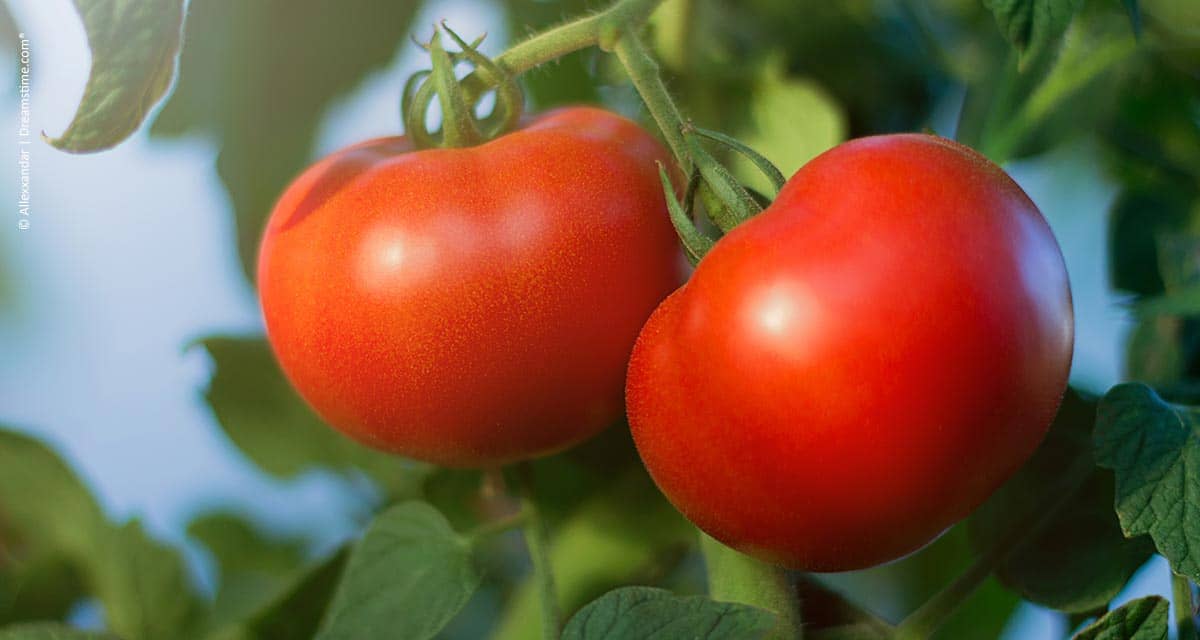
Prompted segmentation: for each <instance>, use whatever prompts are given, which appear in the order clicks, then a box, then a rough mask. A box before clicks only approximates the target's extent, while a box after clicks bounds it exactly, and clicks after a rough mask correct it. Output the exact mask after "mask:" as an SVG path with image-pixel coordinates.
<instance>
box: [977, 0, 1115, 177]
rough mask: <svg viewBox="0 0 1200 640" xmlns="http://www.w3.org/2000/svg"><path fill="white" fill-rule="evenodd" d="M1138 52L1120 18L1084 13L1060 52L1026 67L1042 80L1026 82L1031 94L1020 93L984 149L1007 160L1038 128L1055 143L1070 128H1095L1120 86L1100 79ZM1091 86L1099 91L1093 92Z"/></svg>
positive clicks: (1086, 130) (1080, 130)
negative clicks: (1028, 83) (1012, 107)
mask: <svg viewBox="0 0 1200 640" xmlns="http://www.w3.org/2000/svg"><path fill="white" fill-rule="evenodd" d="M1135 51H1137V42H1136V40H1135V39H1134V37H1133V35H1132V34H1131V33H1130V32H1129V29H1128V28H1127V27H1126V26H1125V25H1124V24H1123V23H1122V22H1121V20H1120V19H1119V18H1117V17H1115V16H1113V15H1111V14H1108V13H1099V14H1096V15H1090V14H1089V15H1085V16H1081V17H1080V18H1079V19H1078V20H1075V21H1074V23H1072V24H1071V26H1070V28H1069V29H1068V30H1067V31H1066V34H1065V37H1064V38H1063V39H1062V46H1061V47H1059V48H1058V50H1057V52H1051V51H1046V52H1045V53H1044V54H1043V55H1042V56H1041V58H1042V59H1041V60H1038V61H1037V63H1036V64H1033V63H1032V62H1030V63H1027V64H1028V65H1029V67H1030V68H1029V69H1027V71H1029V72H1030V75H1032V76H1033V77H1035V78H1038V80H1037V81H1036V82H1035V83H1033V84H1031V85H1028V87H1029V91H1028V93H1027V94H1021V98H1020V99H1019V100H1017V101H1016V102H1015V103H1014V106H1015V108H1014V109H1013V110H1012V112H1011V113H1010V114H1008V115H1007V117H1006V118H1005V120H1004V121H1003V122H1002V123H999V124H996V125H995V126H993V127H992V128H991V129H990V130H989V131H987V132H986V133H987V135H986V136H985V137H984V138H983V139H982V140H981V142H980V149H981V151H983V153H984V154H985V155H987V156H988V157H989V158H991V159H992V160H993V161H995V162H997V163H1004V162H1007V161H1008V160H1009V159H1010V158H1012V157H1013V156H1014V155H1017V152H1018V151H1024V150H1027V148H1028V147H1029V146H1030V143H1031V139H1032V138H1033V137H1034V135H1035V134H1037V133H1039V132H1040V133H1041V134H1042V137H1043V138H1049V139H1050V142H1051V143H1056V142H1061V141H1062V139H1064V138H1066V137H1067V136H1068V135H1069V134H1071V133H1091V132H1092V130H1093V129H1094V127H1095V125H1096V123H1097V122H1098V121H1099V120H1101V118H1102V117H1103V116H1106V115H1107V112H1108V111H1109V110H1110V109H1111V106H1110V105H1111V104H1112V103H1113V102H1114V99H1115V89H1116V88H1117V87H1119V86H1120V85H1119V84H1118V83H1115V82H1103V83H1102V82H1100V79H1102V78H1107V77H1108V75H1109V74H1110V73H1111V72H1112V71H1113V69H1114V68H1116V67H1117V66H1118V64H1119V63H1121V62H1122V61H1124V60H1126V59H1128V58H1129V57H1130V56H1131V55H1132V54H1133V53H1134V52H1135ZM1051 53H1055V55H1050V54H1051ZM1090 88H1098V90H1099V91H1098V92H1094V93H1096V95H1091V94H1088V91H1087V90H1088V89H1090ZM1047 129H1049V130H1047ZM1043 144H1045V142H1044V141H1043Z"/></svg>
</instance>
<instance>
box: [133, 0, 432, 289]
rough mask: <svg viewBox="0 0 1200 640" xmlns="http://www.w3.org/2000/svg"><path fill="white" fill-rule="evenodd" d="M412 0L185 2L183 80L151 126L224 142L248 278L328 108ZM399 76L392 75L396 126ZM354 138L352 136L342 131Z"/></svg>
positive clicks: (390, 48) (382, 60) (403, 35)
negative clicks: (267, 226) (277, 205)
mask: <svg viewBox="0 0 1200 640" xmlns="http://www.w3.org/2000/svg"><path fill="white" fill-rule="evenodd" d="M418 5H419V3H418V2H416V0H396V1H392V2H378V1H376V0H303V1H295V0H256V1H254V2H246V1H244V0H200V1H197V2H192V3H191V4H190V6H189V8H188V16H187V29H186V35H185V38H184V46H183V53H182V54H181V57H180V62H179V81H178V84H177V86H176V87H175V91H174V93H173V94H172V95H171V98H170V100H169V101H168V102H167V105H166V107H165V108H164V109H163V110H162V112H161V113H160V114H159V116H158V118H157V119H156V120H155V122H154V125H153V128H152V130H151V131H152V133H153V134H155V135H159V136H178V135H183V134H189V133H199V134H204V135H208V136H212V137H214V138H215V139H216V140H217V142H218V143H219V145H220V149H221V150H220V153H219V154H218V156H217V171H218V173H219V174H220V176H221V181H222V182H223V183H224V184H225V187H226V189H228V191H229V195H230V200H231V201H232V203H233V209H234V212H235V214H236V217H237V229H238V247H239V252H240V255H241V257H242V265H243V267H244V268H245V271H246V273H247V276H248V277H250V278H251V279H253V273H254V264H255V256H256V252H257V249H258V236H259V233H260V232H261V231H262V226H263V222H264V221H265V220H266V218H267V216H268V215H269V214H270V212H271V207H272V205H273V204H274V202H275V198H276V197H277V196H278V195H279V193H280V192H281V191H282V190H283V188H284V186H286V185H287V183H288V182H289V181H290V180H291V179H292V178H294V177H295V176H296V174H297V173H299V172H300V170H301V169H303V168H304V166H305V165H306V164H307V163H308V162H309V161H310V160H311V152H312V145H313V140H314V136H315V133H316V129H317V125H318V123H319V122H320V119H321V116H322V115H324V113H325V109H326V108H327V107H328V106H329V105H330V104H331V103H332V102H333V101H334V100H336V99H338V98H340V97H343V96H345V95H346V93H347V92H349V91H351V90H353V89H354V87H356V86H357V85H358V84H359V83H360V82H361V81H362V79H363V77H364V76H365V75H366V74H367V73H369V72H370V71H373V70H376V69H379V68H382V67H383V66H384V65H386V64H387V63H388V62H390V61H391V60H392V59H393V58H394V57H395V55H396V53H397V51H398V50H399V48H400V47H405V46H408V47H411V46H414V45H413V44H412V43H411V42H410V41H409V40H408V35H409V29H410V28H411V25H412V18H413V16H414V14H415V13H416V11H417V9H418ZM402 83H403V79H402V78H397V79H396V104H397V107H396V110H397V116H396V117H397V127H399V124H398V123H399V109H400V107H399V104H400V103H399V96H400V86H401V84H402ZM347 142H350V141H347Z"/></svg>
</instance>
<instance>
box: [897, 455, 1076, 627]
mask: <svg viewBox="0 0 1200 640" xmlns="http://www.w3.org/2000/svg"><path fill="white" fill-rule="evenodd" d="M1095 471H1096V465H1095V463H1094V462H1093V461H1092V459H1091V457H1089V456H1084V457H1081V458H1080V459H1079V460H1078V461H1077V462H1076V463H1075V465H1074V466H1073V467H1072V468H1071V469H1070V470H1068V473H1067V474H1065V475H1064V476H1063V477H1064V478H1067V481H1066V482H1065V483H1064V485H1063V486H1064V490H1063V491H1062V492H1061V493H1060V494H1058V495H1057V496H1055V497H1053V498H1051V499H1050V500H1048V501H1046V502H1044V503H1042V504H1039V505H1037V506H1036V508H1034V509H1032V510H1031V511H1030V512H1029V513H1028V514H1027V515H1026V516H1025V517H1024V518H1022V519H1021V520H1019V521H1018V522H1017V523H1016V524H1015V525H1014V526H1012V527H1011V528H1010V529H1009V530H1008V531H1007V532H1006V534H1005V535H1004V537H1003V538H1001V539H1000V540H999V541H998V542H996V544H995V545H994V546H993V547H992V548H991V549H988V550H987V552H986V553H984V554H983V555H982V556H980V557H979V558H978V559H976V560H975V562H974V563H973V564H971V566H970V567H968V568H967V570H966V571H964V572H963V573H962V574H961V575H959V576H958V578H956V579H955V580H954V582H952V583H950V585H949V586H947V587H946V588H945V589H943V590H941V591H940V592H938V593H937V594H936V595H934V596H933V597H932V598H930V599H929V600H928V601H927V602H926V603H925V604H923V605H921V607H920V608H918V609H917V610H916V611H914V612H913V613H912V614H910V615H909V616H908V617H907V618H905V619H904V620H903V621H902V622H901V623H900V625H899V626H898V627H896V636H895V637H896V640H918V639H919V638H928V637H930V636H932V635H933V632H935V631H937V629H938V627H940V626H941V625H942V623H943V622H945V621H946V619H947V618H948V617H950V615H951V614H952V613H954V612H955V611H956V610H958V607H959V606H960V605H962V603H963V602H965V601H966V600H967V599H968V598H970V597H971V595H972V594H974V593H975V591H976V589H978V588H979V587H980V586H982V585H983V583H984V582H986V581H987V579H988V578H989V577H990V576H991V575H992V572H994V571H995V570H996V568H997V567H999V566H1000V565H1001V564H1002V563H1003V562H1005V561H1006V560H1007V559H1008V558H1010V557H1012V555H1013V554H1014V553H1016V552H1018V551H1020V550H1021V549H1023V548H1024V547H1025V545H1027V544H1029V543H1030V542H1032V541H1033V540H1034V539H1035V538H1037V536H1038V535H1040V534H1041V533H1042V531H1044V530H1045V528H1046V527H1047V526H1049V525H1050V523H1051V522H1053V521H1054V518H1055V517H1057V516H1058V515H1059V512H1060V511H1062V509H1063V507H1065V506H1066V505H1068V504H1070V503H1071V501H1072V500H1073V499H1074V498H1075V494H1077V493H1079V490H1080V489H1082V488H1083V486H1084V485H1085V484H1086V483H1087V481H1088V480H1089V479H1090V478H1091V477H1092V475H1093V474H1094V473H1095Z"/></svg>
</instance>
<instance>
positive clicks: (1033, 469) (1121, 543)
mask: <svg viewBox="0 0 1200 640" xmlns="http://www.w3.org/2000/svg"><path fill="white" fill-rule="evenodd" d="M1095 415H1096V401H1095V400H1093V399H1090V398H1084V397H1082V396H1080V395H1079V394H1078V393H1076V392H1075V391H1073V390H1068V391H1067V394H1066V396H1065V397H1064V399H1063V404H1062V407H1061V408H1060V409H1059V412H1058V416H1057V417H1056V418H1055V420H1054V423H1053V424H1052V425H1051V427H1050V433H1049V434H1048V435H1047V437H1046V440H1045V441H1044V442H1043V443H1042V445H1041V447H1039V448H1038V451H1037V453H1035V454H1034V456H1033V458H1031V459H1030V460H1029V462H1028V463H1026V464H1025V466H1024V467H1022V468H1021V470H1020V471H1019V472H1018V473H1017V474H1016V475H1015V476H1013V478H1012V479H1011V480H1009V481H1008V482H1007V483H1005V485H1004V486H1003V487H1001V489H1000V490H999V491H997V492H996V493H995V494H994V495H993V496H992V497H991V498H990V499H989V500H988V501H987V502H986V503H985V504H984V505H983V506H982V507H980V508H979V509H978V510H977V511H976V512H975V513H974V514H973V515H972V516H971V518H970V520H969V521H968V527H969V531H970V534H971V540H972V544H973V546H974V547H975V548H976V549H977V550H979V551H980V552H984V551H986V550H988V549H991V548H993V547H994V546H996V545H997V544H1000V541H1001V540H1002V539H1003V538H1004V537H1005V536H1006V535H1008V534H1009V532H1010V531H1011V530H1012V528H1013V527H1014V526H1017V523H1020V522H1025V521H1028V519H1029V517H1030V515H1031V514H1036V513H1037V512H1038V510H1039V509H1044V508H1045V506H1046V505H1045V501H1046V500H1047V499H1048V498H1049V499H1053V498H1054V497H1056V496H1060V495H1063V493H1064V491H1066V490H1069V489H1070V487H1065V486H1064V482H1066V483H1069V482H1072V481H1073V480H1072V478H1067V477H1065V476H1067V475H1072V474H1073V471H1070V472H1069V470H1073V469H1080V468H1084V467H1086V468H1091V466H1092V465H1093V461H1092V452H1091V435H1092V424H1093V422H1094V420H1095ZM1112 504H1113V480H1112V476H1111V475H1110V474H1108V473H1104V472H1100V471H1099V470H1097V471H1096V472H1095V473H1093V474H1092V475H1091V477H1090V478H1089V479H1087V480H1086V481H1085V483H1084V484H1083V486H1082V488H1080V489H1078V490H1076V493H1075V494H1074V496H1073V497H1072V498H1071V500H1070V502H1068V503H1067V504H1066V505H1064V506H1063V507H1062V508H1060V509H1059V510H1058V511H1057V512H1056V513H1055V514H1054V516H1053V519H1052V520H1051V521H1050V522H1049V523H1048V524H1047V525H1046V526H1045V528H1044V529H1042V531H1041V532H1040V533H1039V534H1038V535H1037V536H1036V537H1035V538H1034V539H1032V540H1030V541H1028V542H1027V543H1025V544H1023V545H1021V546H1020V547H1019V548H1018V549H1017V551H1015V552H1014V553H1012V554H1011V555H1010V556H1009V557H1008V558H1007V559H1006V560H1005V561H1004V562H1003V563H1002V564H1001V565H1000V566H999V567H998V568H997V576H998V577H999V578H1000V580H1001V582H1003V583H1004V584H1005V585H1006V586H1008V587H1009V588H1011V589H1013V590H1014V591H1016V592H1018V593H1020V594H1021V595H1022V596H1024V597H1025V598H1026V599H1027V600H1030V601H1032V602H1035V603H1037V604H1040V605H1042V606H1046V607H1051V608H1054V609H1059V610H1062V611H1067V612H1081V611H1091V610H1094V609H1096V608H1098V607H1104V606H1106V605H1107V604H1108V603H1109V602H1110V601H1111V600H1112V599H1113V598H1114V597H1116V595H1117V594H1118V593H1119V592H1120V591H1121V589H1122V588H1123V587H1124V586H1125V583H1126V582H1128V581H1129V578H1130V577H1131V576H1132V575H1133V573H1134V572H1135V571H1137V570H1138V568H1139V567H1141V566H1142V565H1143V564H1145V562H1146V561H1147V560H1148V559H1149V558H1150V555H1151V554H1152V553H1153V551H1154V549H1153V545H1152V544H1151V543H1150V541H1149V540H1148V539H1146V538H1144V537H1138V538H1135V539H1132V540H1129V539H1126V538H1125V537H1124V536H1123V535H1122V532H1121V526H1120V523H1119V522H1118V521H1117V517H1116V515H1115V514H1114V513H1113V510H1112Z"/></svg>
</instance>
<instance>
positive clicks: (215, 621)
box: [188, 512, 304, 628]
mask: <svg viewBox="0 0 1200 640" xmlns="http://www.w3.org/2000/svg"><path fill="white" fill-rule="evenodd" d="M188 535H189V536H191V537H192V538H194V539H196V540H198V541H200V543H201V544H203V545H204V546H205V548H207V549H208V551H209V552H210V553H212V555H213V558H214V559H215V560H216V564H217V573H218V577H219V582H218V588H217V594H216V599H215V600H214V602H213V605H212V611H211V613H210V614H209V616H208V620H207V621H206V626H208V627H209V628H220V627H222V626H224V625H227V624H230V623H234V622H238V621H240V620H243V619H246V618H248V617H250V616H251V615H252V614H254V613H256V612H258V611H260V610H261V609H262V608H264V607H265V606H267V605H268V604H270V603H271V602H274V601H275V600H277V599H278V598H279V597H281V596H282V595H283V593H284V591H285V590H286V589H288V588H290V587H291V586H292V583H293V582H294V581H295V576H296V572H297V571H298V570H299V569H300V567H301V566H302V564H303V561H304V549H303V543H302V542H301V541H298V540H277V539H272V538H269V537H268V536H266V535H264V534H262V533H260V532H259V531H258V530H257V529H255V528H254V527H253V526H252V525H251V524H250V523H249V522H247V521H246V520H245V519H243V518H241V517H239V516H236V515H234V514H231V513H224V512H218V513H210V514H206V515H203V516H201V517H199V518H197V519H195V520H193V521H192V522H191V523H190V524H189V525H188Z"/></svg>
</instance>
